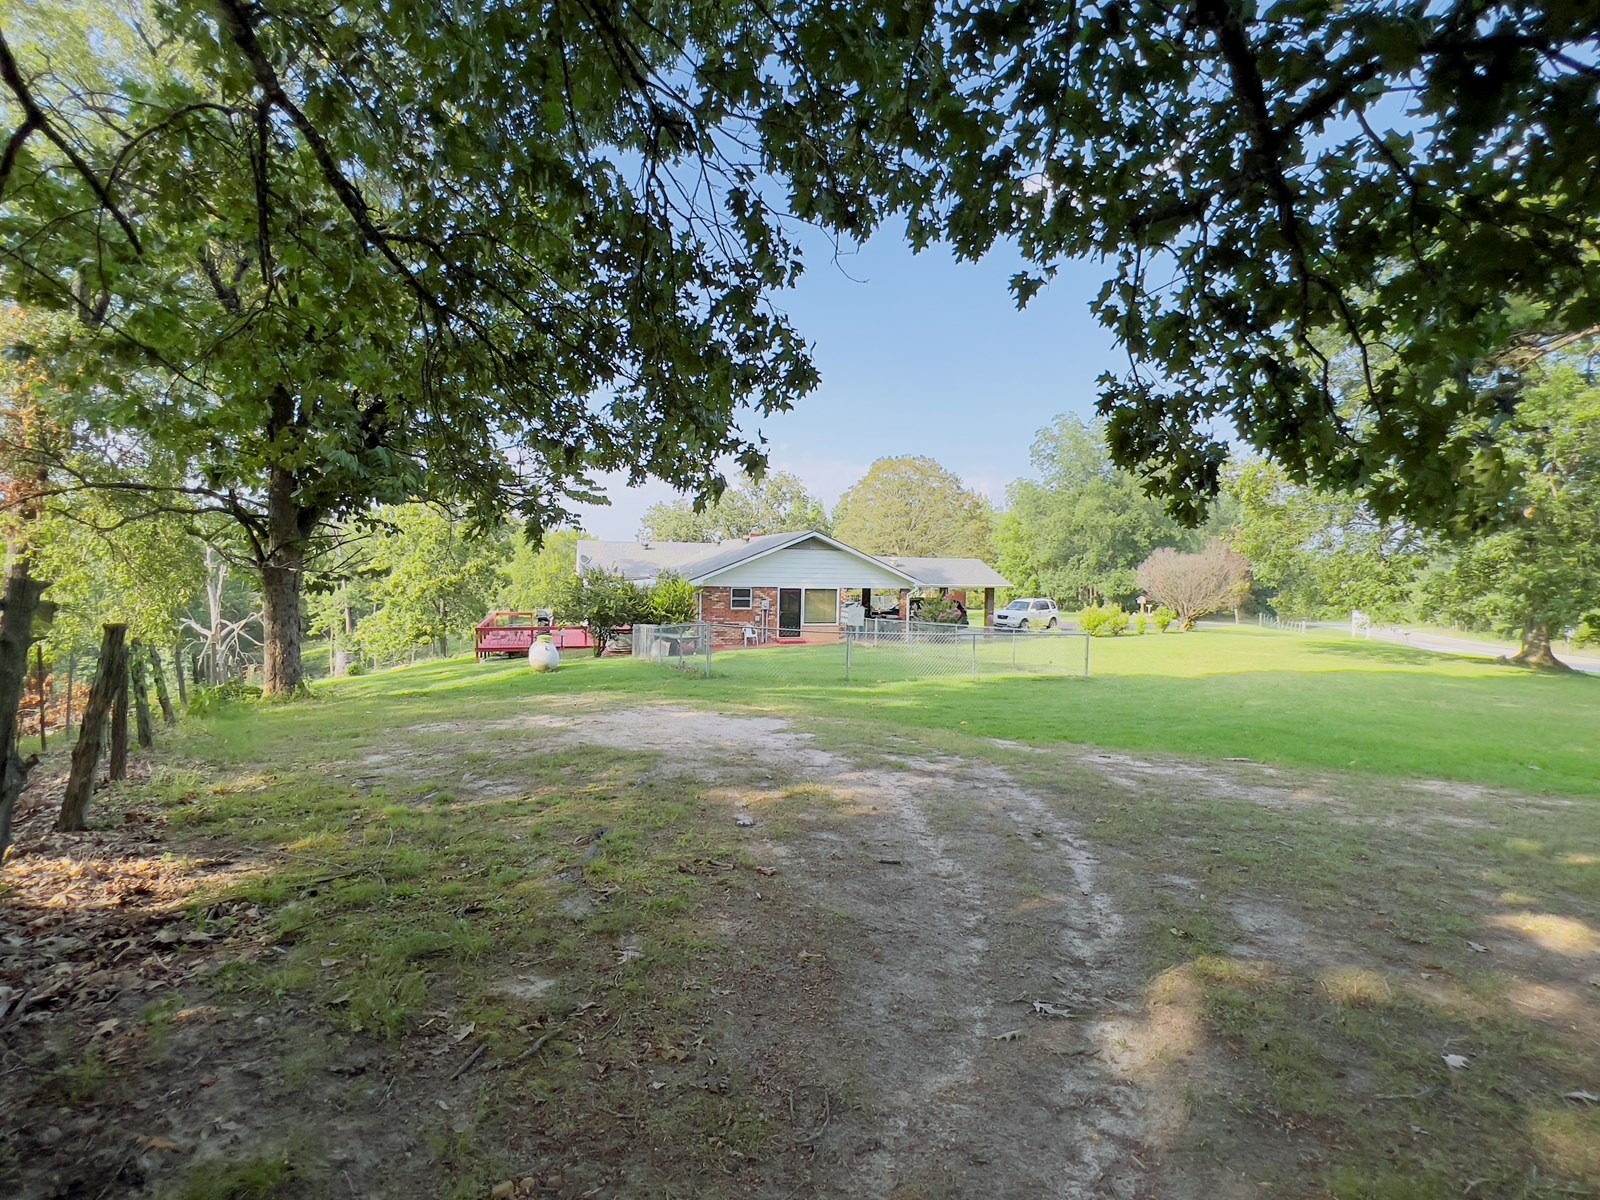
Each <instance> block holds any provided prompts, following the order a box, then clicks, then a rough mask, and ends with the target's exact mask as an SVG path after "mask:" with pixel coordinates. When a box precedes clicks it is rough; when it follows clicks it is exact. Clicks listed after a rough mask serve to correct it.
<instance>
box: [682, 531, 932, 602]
mask: <svg viewBox="0 0 1600 1200" xmlns="http://www.w3.org/2000/svg"><path fill="white" fill-rule="evenodd" d="M701 582H702V583H705V584H708V585H709V584H714V585H716V586H717V587H795V588H807V587H812V588H861V587H864V588H885V589H891V590H899V589H900V588H903V587H909V586H911V585H910V584H908V583H907V582H906V581H905V580H904V579H902V578H901V577H900V576H898V575H896V574H895V573H894V572H893V571H891V570H889V569H888V568H887V567H882V566H879V565H878V564H877V563H875V562H870V561H868V560H867V559H863V558H857V557H856V556H855V555H853V554H846V553H845V552H844V551H842V550H835V549H834V548H833V547H831V546H825V545H823V544H822V543H821V542H816V541H811V542H802V543H800V545H798V546H791V547H790V548H789V549H787V550H774V551H773V552H772V553H771V554H768V555H766V556H764V557H762V558H758V559H756V560H755V561H754V562H747V563H738V564H735V565H734V566H731V567H729V568H728V569H727V570H725V571H721V572H719V573H718V574H716V575H714V576H712V577H710V578H708V579H705V580H702V581H701Z"/></svg>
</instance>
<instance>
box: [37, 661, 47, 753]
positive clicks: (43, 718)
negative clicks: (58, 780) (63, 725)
mask: <svg viewBox="0 0 1600 1200" xmlns="http://www.w3.org/2000/svg"><path fill="white" fill-rule="evenodd" d="M34 656H35V657H34V661H35V663H36V664H37V665H38V671H39V753H40V754H43V753H44V752H45V751H46V750H48V749H49V748H50V747H49V746H48V745H46V744H45V725H46V724H47V723H48V721H49V715H50V706H49V703H48V702H47V701H46V700H45V695H44V643H43V642H40V643H39V644H38V645H37V646H35V647H34Z"/></svg>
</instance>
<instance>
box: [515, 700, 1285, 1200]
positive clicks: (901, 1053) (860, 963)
mask: <svg viewBox="0 0 1600 1200" xmlns="http://www.w3.org/2000/svg"><path fill="white" fill-rule="evenodd" d="M516 723H517V724H520V725H522V726H524V727H527V728H533V729H539V730H549V731H551V732H552V733H557V734H559V738H560V740H561V741H563V742H565V741H569V740H573V739H576V740H579V741H582V742H584V743H588V744H593V745H601V746H607V747H611V748H617V749H630V750H651V751H657V752H659V753H661V754H662V755H663V756H664V765H663V767H662V768H661V769H662V770H663V771H665V772H669V773H674V774H678V775H680V776H682V777H684V778H686V779H687V778H692V779H694V780H696V781H699V782H701V783H703V782H704V781H706V780H708V779H709V780H712V781H715V782H716V783H717V785H718V787H719V793H718V794H719V795H720V797H721V798H722V799H724V800H725V802H726V803H727V805H728V812H729V819H731V820H733V821H735V822H736V823H737V825H738V827H739V828H740V831H741V835H742V838H743V840H744V842H745V844H746V846H747V848H748V850H749V851H750V852H751V853H752V854H753V855H755V856H756V857H757V858H758V859H759V860H760V861H762V862H764V863H767V864H769V865H770V868H771V869H774V870H775V871H776V874H775V875H774V876H773V877H772V878H773V892H772V895H771V897H770V899H771V900H772V901H773V902H772V903H767V904H762V905H757V906H754V907H753V908H751V909H749V910H748V911H746V912H743V913H738V914H728V915H727V916H726V925H725V928H724V930H723V932H724V934H725V935H727V936H730V937H733V938H735V939H740V940H743V941H745V942H746V943H748V944H749V945H750V947H751V948H752V950H754V949H755V948H757V947H761V948H763V949H765V948H768V947H770V946H771V945H772V944H773V943H774V942H778V943H781V944H784V945H793V946H803V947H804V948H802V949H800V950H798V951H797V952H796V960H797V961H795V962H794V963H793V964H792V966H791V968H790V969H789V970H787V971H785V970H782V969H780V970H778V971H777V972H775V973H772V974H770V975H769V976H768V977H767V978H764V979H761V980H755V981H747V986H745V987H743V988H741V989H740V990H739V993H738V995H739V998H740V1000H741V1001H742V1002H743V1005H742V1006H741V1007H739V1008H734V1009H731V1010H729V1011H727V1012H726V1013H725V1014H724V1019H723V1020H722V1021H721V1022H719V1026H720V1028H719V1035H720V1036H721V1037H722V1038H724V1039H727V1041H728V1042H731V1043H732V1044H734V1045H736V1046H737V1053H736V1056H735V1057H736V1058H737V1059H738V1060H739V1061H742V1062H745V1063H748V1064H751V1065H752V1069H754V1070H756V1071H761V1070H779V1071H783V1072H785V1073H788V1074H791V1075H793V1076H795V1077H796V1078H797V1079H799V1080H800V1081H801V1082H802V1085H803V1090H805V1094H806V1095H807V1101H808V1107H809V1110H810V1111H809V1113H808V1114H805V1115H804V1116H803V1117H802V1118H801V1124H802V1125H807V1126H809V1127H807V1128H800V1129H796V1130H794V1131H793V1133H794V1144H793V1147H792V1153H791V1154H790V1155H788V1156H786V1158H785V1159H784V1160H779V1161H775V1162H773V1163H772V1164H771V1165H770V1169H769V1171H768V1177H769V1183H770V1185H771V1194H773V1195H784V1194H798V1195H836V1196H850V1197H874V1196H876V1197H928V1198H932V1197H979V1196H1004V1197H1017V1198H1022V1197H1053V1198H1059V1200H1078V1198H1084V1200H1087V1198H1090V1197H1136V1196H1161V1197H1166V1198H1169V1200H1181V1198H1182V1197H1186V1196H1201V1195H1206V1196H1210V1197H1228V1196H1232V1195H1246V1194H1249V1195H1253V1194H1256V1193H1255V1192H1254V1190H1250V1191H1240V1190H1237V1189H1236V1187H1235V1185H1234V1181H1233V1180H1232V1179H1231V1177H1230V1173H1229V1172H1227V1171H1226V1170H1223V1169H1207V1170H1196V1169H1195V1168H1194V1167H1193V1165H1192V1164H1190V1165H1188V1166H1186V1167H1185V1168H1184V1169H1183V1170H1182V1171H1181V1172H1179V1171H1177V1170H1175V1169H1172V1168H1171V1165H1170V1164H1168V1163H1166V1162H1165V1159H1164V1153H1163V1152H1164V1149H1165V1148H1166V1147H1167V1146H1169V1145H1170V1144H1171V1142H1172V1141H1173V1139H1174V1138H1175V1137H1176V1136H1177V1135H1178V1133H1179V1132H1180V1131H1181V1129H1182V1127H1183V1125H1184V1123H1185V1103H1184V1089H1185V1087H1186V1085H1187V1084H1189V1083H1191V1082H1193V1081H1194V1080H1195V1079H1197V1078H1199V1077H1200V1075H1201V1073H1203V1072H1204V1071H1205V1070H1206V1069H1207V1068H1206V1064H1205V1054H1204V1051H1203V1048H1202V1044H1201V1039H1200V1038H1199V1037H1198V1035H1197V1029H1196V1015H1195V1013H1194V1011H1193V1008H1192V1006H1186V1005H1185V1004H1183V1003H1168V1004H1164V1005H1160V1006H1157V1007H1156V1008H1154V1009H1152V1008H1151V1007H1150V1006H1149V1005H1147V1003H1146V996H1145V985H1146V983H1147V974H1146V971H1145V969H1144V966H1143V964H1142V962H1141V961H1140V956H1139V955H1138V953H1137V952H1136V948H1135V946H1134V945H1133V943H1132V942H1131V940H1130V931H1129V928H1128V923H1127V920H1126V919H1125V918H1124V916H1123V914H1122V913H1121V912H1120V911H1119V904H1118V901H1117V899H1116V898H1115V896H1116V894H1117V891H1118V890H1119V889H1118V888H1116V887H1114V886H1113V880H1112V868H1110V867H1109V866H1107V864H1105V863H1104V862H1102V861H1100V860H1099V859H1098V858H1097V856H1096V854H1095V852H1094V850H1093V849H1092V848H1091V847H1090V846H1089V845H1088V844H1087V843H1086V842H1085V841H1084V840H1083V838H1082V836H1081V835H1080V833H1079V831H1078V830H1077V829H1076V828H1075V827H1074V826H1073V824H1072V823H1071V821H1070V820H1067V819H1065V818H1063V816H1061V815H1059V813H1058V812H1057V806H1054V805H1052V804H1050V803H1048V802H1046V800H1044V799H1043V798H1041V797H1040V796H1039V795H1037V794H1035V793H1034V792H1032V791H1030V790H1028V789H1027V788H1024V787H1021V786H1018V785H1017V784H1016V783H1015V782H1013V781H1012V780H1011V779H1010V778H1009V777H1008V775H1007V774H1006V772H1005V771H1004V770H1002V769H1000V768H999V767H997V766H994V765H992V764H988V763H983V762H977V761H971V760H966V759H961V758H957V757H953V756H940V757H924V756H899V757H898V758H897V760H895V761H891V762H887V763H884V764H882V765H877V766H874V767H872V768H871V769H864V768H862V767H860V766H857V765H856V764H855V763H853V762H852V761H851V760H850V759H849V758H847V757H845V756H844V755H842V754H838V753H834V752H831V751H829V750H826V749H822V748H819V747H818V746H817V745H816V744H815V741H814V739H813V738H812V737H810V736H808V735H806V734H804V733H800V732H796V731H794V730H793V729H791V728H790V726H789V725H788V723H787V722H785V721H783V720H780V719H776V718H766V717H732V716H722V715H716V714H711V713H705V712H701V711H697V710H693V709H688V708H657V707H652V708H649V709H643V710H617V711H604V712H585V713H582V714H580V715H574V716H555V715H548V714H547V715H540V716H535V717H530V718H526V719H521V720H519V721H518V722H516ZM797 789H799V790H801V793H802V794H809V795H810V796H811V797H812V803H811V804H810V805H809V806H807V807H802V808H800V809H798V811H797V809H796V806H794V805H793V804H788V805H783V806H782V809H783V811H782V812H781V813H777V812H772V811H771V809H772V808H773V806H774V801H775V800H776V799H777V798H778V797H781V796H785V795H790V796H792V795H793V794H794V793H795V792H796V790H797ZM814 959H815V960H821V961H823V962H825V963H826V964H827V967H828V968H829V969H828V970H827V972H826V973H825V975H824V976H823V978H824V979H825V981H826V984H825V986H822V987H818V986H817V985H816V982H815V981H816V978H817V973H816V972H814V971H810V970H808V968H809V966H810V964H811V962H812V961H813V960H814ZM795 976H798V977H807V976H809V977H810V981H809V982H807V983H806V984H804V985H802V986H801V987H799V988H795V987H794V982H795V980H794V979H793V978H792V977H795Z"/></svg>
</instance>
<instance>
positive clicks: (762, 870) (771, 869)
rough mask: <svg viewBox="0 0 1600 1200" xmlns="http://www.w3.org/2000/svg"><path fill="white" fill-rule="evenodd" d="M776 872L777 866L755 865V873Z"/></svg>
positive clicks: (774, 873) (767, 873)
mask: <svg viewBox="0 0 1600 1200" xmlns="http://www.w3.org/2000/svg"><path fill="white" fill-rule="evenodd" d="M777 873H778V868H777V867H757V868H756V874H757V875H776V874H777Z"/></svg>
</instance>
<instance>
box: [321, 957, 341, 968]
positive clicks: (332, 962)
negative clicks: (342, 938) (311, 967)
mask: <svg viewBox="0 0 1600 1200" xmlns="http://www.w3.org/2000/svg"><path fill="white" fill-rule="evenodd" d="M343 961H344V960H343V959H342V958H325V959H323V960H322V965H323V966H325V967H337V966H338V965H339V964H340V963H341V962H343Z"/></svg>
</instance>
